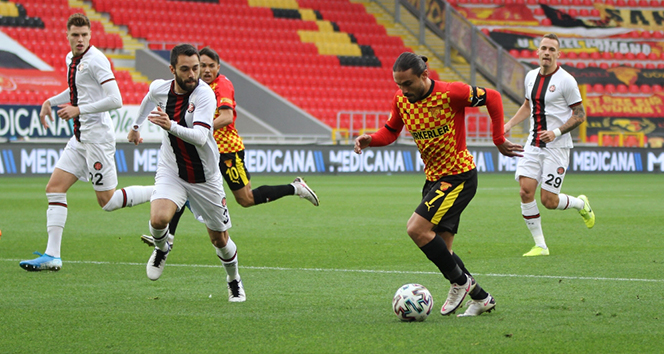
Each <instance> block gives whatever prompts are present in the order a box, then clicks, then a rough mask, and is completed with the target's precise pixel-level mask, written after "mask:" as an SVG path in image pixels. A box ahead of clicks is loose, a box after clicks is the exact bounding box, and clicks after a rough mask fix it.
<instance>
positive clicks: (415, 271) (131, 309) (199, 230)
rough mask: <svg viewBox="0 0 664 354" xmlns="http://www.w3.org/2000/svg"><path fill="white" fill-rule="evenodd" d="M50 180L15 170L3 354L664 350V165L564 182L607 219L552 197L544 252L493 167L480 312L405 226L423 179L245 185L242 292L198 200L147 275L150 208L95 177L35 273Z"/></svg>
mask: <svg viewBox="0 0 664 354" xmlns="http://www.w3.org/2000/svg"><path fill="white" fill-rule="evenodd" d="M291 178H292V177H291ZM288 180H289V178H288V177H286V176H284V177H275V176H255V177H254V178H253V181H252V182H253V185H254V187H257V186H259V185H261V184H281V183H283V182H284V181H288ZM46 181H47V179H46V178H27V179H26V178H24V179H17V178H0V206H1V207H0V208H1V211H2V212H1V215H2V216H1V218H0V229H1V230H2V238H1V239H0V284H1V285H0V353H33V352H52V353H409V352H418V353H662V352H664V340H662V338H664V275H663V274H664V252H663V250H664V237H662V225H663V222H662V216H663V214H662V197H663V196H664V183H662V182H664V181H663V179H662V175H661V174H651V175H645V174H644V175H634V174H632V175H623V174H614V175H609V174H602V175H599V174H586V175H580V174H577V175H575V174H570V175H568V177H567V179H566V181H565V186H564V188H563V191H564V192H567V193H569V194H572V195H578V194H581V193H583V194H586V195H588V196H589V198H590V201H591V203H592V206H593V209H594V210H595V212H596V215H597V224H596V225H595V227H594V228H593V229H592V230H588V229H586V227H585V226H584V224H583V221H582V219H581V218H580V216H579V215H578V213H577V212H576V211H573V210H572V211H549V210H545V209H544V208H543V207H541V205H540V211H541V214H542V218H543V228H544V232H545V235H546V236H547V243H548V245H549V247H550V249H551V255H550V256H548V257H534V258H524V257H522V256H521V254H522V253H524V252H526V251H528V250H529V249H530V247H532V243H533V242H532V238H531V237H530V234H529V232H528V230H527V228H526V226H525V224H524V222H523V219H522V217H521V210H520V207H519V196H518V184H517V183H516V182H515V181H514V179H513V178H512V175H507V174H503V175H480V180H479V182H480V186H479V190H478V194H477V196H476V197H475V199H474V200H473V202H472V203H471V205H470V206H469V207H468V208H467V209H466V212H465V213H464V214H463V217H462V223H461V226H460V230H459V234H458V236H457V237H456V240H455V251H456V252H457V253H458V254H459V255H460V256H461V257H462V259H463V260H464V261H465V263H466V266H467V267H468V268H469V270H470V271H472V272H473V273H474V274H475V276H476V279H477V280H478V282H479V283H480V284H481V285H482V286H483V287H484V288H485V289H486V290H487V291H489V292H490V293H491V294H493V295H494V296H495V298H496V301H497V307H496V311H494V312H492V313H490V314H484V315H482V316H478V317H473V318H457V317H454V316H452V317H443V316H440V314H439V310H440V306H441V305H442V303H443V302H444V300H445V296H446V294H447V290H448V289H449V283H446V282H445V281H444V279H443V277H442V276H441V275H440V274H439V273H438V272H437V269H436V268H435V266H434V265H433V264H431V263H430V262H429V261H428V260H427V259H426V257H425V256H424V254H422V253H421V251H420V250H419V249H418V248H417V247H416V246H415V245H414V244H413V243H412V241H410V239H409V237H408V236H407V235H406V232H405V223H406V220H407V219H408V218H409V217H410V215H411V213H412V211H413V210H414V208H415V206H416V205H417V203H418V202H419V197H418V196H419V193H420V188H421V185H422V183H423V181H424V177H423V176H422V175H398V176H397V175H393V176H368V175H364V176H317V175H312V176H307V181H308V182H309V184H310V186H312V188H314V189H315V190H316V191H317V192H318V194H319V197H320V199H321V206H320V207H318V208H315V207H313V206H311V205H310V204H309V203H308V202H306V201H303V200H299V199H298V198H294V197H287V198H284V199H282V200H279V201H276V202H274V203H271V204H267V205H261V206H257V207H253V208H248V209H243V208H241V207H240V206H239V205H237V204H236V203H235V202H234V201H233V200H232V197H231V201H230V203H229V205H230V211H231V217H232V222H233V228H232V229H231V231H230V232H231V237H232V238H233V239H234V240H235V242H236V243H237V245H238V248H239V251H238V259H239V262H240V274H241V275H242V278H243V281H244V284H245V289H246V292H247V298H248V300H247V302H245V303H229V302H227V294H226V287H225V273H224V271H223V269H222V267H221V265H220V263H219V260H218V259H217V257H216V255H215V252H214V249H213V247H212V246H211V245H210V242H209V240H208V237H207V235H206V233H205V231H204V227H203V225H202V224H200V223H198V222H196V221H195V220H194V219H193V217H192V216H191V214H190V213H186V214H185V215H184V216H183V221H182V222H181V224H180V228H179V230H178V235H177V238H176V242H175V248H174V250H173V252H172V253H171V255H170V256H169V258H168V262H167V266H166V269H165V271H164V274H163V275H162V277H161V279H159V280H158V281H156V282H152V281H150V280H148V279H147V277H146V275H145V263H146V262H147V259H148V258H149V256H150V253H151V250H150V249H149V248H148V247H147V246H145V245H143V244H142V243H141V242H140V240H139V235H141V234H143V233H147V232H148V218H149V206H148V205H147V204H146V205H141V206H138V207H134V208H131V209H124V210H119V211H115V212H113V213H107V212H104V211H102V210H101V209H100V208H99V207H98V206H97V204H96V200H95V198H94V195H93V192H92V188H91V187H90V186H89V185H88V184H85V183H78V184H77V185H75V186H74V187H73V188H72V190H71V191H70V192H69V193H68V204H69V215H68V220H67V226H66V228H65V234H64V238H63V245H62V250H63V253H62V257H63V260H64V266H63V269H62V270H61V271H59V272H35V273H28V272H26V271H24V270H22V269H21V268H19V266H18V262H19V261H20V260H22V259H29V258H32V257H33V256H32V255H31V253H32V252H33V251H39V252H43V251H44V249H45V247H46V239H47V237H46V232H45V223H46V212H45V211H46V197H45V196H44V186H45V184H46ZM151 182H152V179H151V178H150V177H135V178H127V177H121V179H120V183H121V186H126V185H130V184H151ZM410 282H417V283H421V284H424V285H425V286H427V287H428V288H429V290H431V292H432V294H433V297H434V302H435V304H434V312H432V314H431V316H429V318H428V319H427V320H426V321H425V322H421V323H402V322H400V321H399V320H398V319H397V317H396V316H395V315H394V314H393V313H392V311H391V299H392V296H393V294H394V292H395V291H396V289H397V288H398V287H399V286H400V285H402V284H404V283H410Z"/></svg>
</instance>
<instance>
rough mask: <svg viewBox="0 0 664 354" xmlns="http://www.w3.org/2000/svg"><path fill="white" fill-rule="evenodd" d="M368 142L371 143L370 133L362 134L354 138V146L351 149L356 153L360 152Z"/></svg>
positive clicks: (367, 145)
mask: <svg viewBox="0 0 664 354" xmlns="http://www.w3.org/2000/svg"><path fill="white" fill-rule="evenodd" d="M369 144H371V135H369V134H362V135H360V136H358V137H357V138H356V139H355V147H354V148H353V151H355V153H356V154H361V153H362V150H363V149H366V148H367V147H369Z"/></svg>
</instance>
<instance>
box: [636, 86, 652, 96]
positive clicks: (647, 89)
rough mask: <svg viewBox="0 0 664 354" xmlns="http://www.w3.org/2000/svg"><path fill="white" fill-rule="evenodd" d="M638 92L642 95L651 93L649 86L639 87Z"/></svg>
mask: <svg viewBox="0 0 664 354" xmlns="http://www.w3.org/2000/svg"><path fill="white" fill-rule="evenodd" d="M639 91H641V93H643V94H646V95H649V94H651V93H652V88H651V87H650V85H641V87H640V88H639Z"/></svg>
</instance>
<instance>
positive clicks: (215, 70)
mask: <svg viewBox="0 0 664 354" xmlns="http://www.w3.org/2000/svg"><path fill="white" fill-rule="evenodd" d="M199 54H200V56H201V79H202V80H203V81H205V83H207V84H208V85H210V88H211V89H212V90H213V91H214V94H215V97H216V103H217V109H216V110H215V112H214V138H215V140H216V142H217V147H218V148H219V170H220V171H221V174H222V176H224V180H226V183H227V185H228V188H230V190H231V191H232V192H233V196H234V197H235V201H237V202H238V203H239V204H240V205H242V206H243V207H245V208H247V207H250V206H254V205H258V204H263V203H268V202H272V201H275V200H277V199H279V198H281V197H284V196H287V195H298V196H300V198H304V199H306V200H308V201H309V202H311V204H313V205H315V206H318V205H319V202H318V196H317V195H316V193H315V192H314V191H313V190H312V189H311V188H309V186H308V185H307V184H306V183H305V182H304V180H303V179H302V178H301V177H297V178H295V180H294V181H293V183H290V184H284V185H278V186H260V187H258V188H255V189H252V188H251V180H250V178H251V176H250V174H249V171H247V170H246V169H245V167H244V144H243V142H242V138H241V137H240V135H239V134H238V132H237V129H235V120H236V119H237V113H236V112H235V106H236V103H235V89H234V88H233V83H232V82H231V81H230V80H229V79H228V78H226V76H224V75H221V74H219V55H218V54H217V52H215V51H214V50H213V49H211V48H209V47H205V48H203V49H201V50H200V51H199ZM183 212H184V208H182V209H180V210H179V211H178V212H177V213H175V215H174V216H173V220H171V223H170V224H169V228H170V236H169V242H172V241H173V237H172V236H173V235H175V230H176V228H177V225H178V221H179V219H180V217H181V216H182V213H183ZM141 239H142V240H143V242H145V243H147V244H148V245H152V244H153V242H154V241H152V240H151V237H150V236H149V235H143V236H141Z"/></svg>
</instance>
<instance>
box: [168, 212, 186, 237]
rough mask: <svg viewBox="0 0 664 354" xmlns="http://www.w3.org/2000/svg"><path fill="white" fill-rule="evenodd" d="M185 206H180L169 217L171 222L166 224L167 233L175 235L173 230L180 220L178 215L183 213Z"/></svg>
mask: <svg viewBox="0 0 664 354" xmlns="http://www.w3.org/2000/svg"><path fill="white" fill-rule="evenodd" d="M185 208H186V206H184V205H183V206H182V208H181V209H180V210H178V211H176V212H175V214H173V218H172V219H171V222H170V223H169V224H168V233H170V234H171V235H175V230H176V229H177V228H178V223H179V222H180V217H181V216H182V214H183V213H184V209H185Z"/></svg>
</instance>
